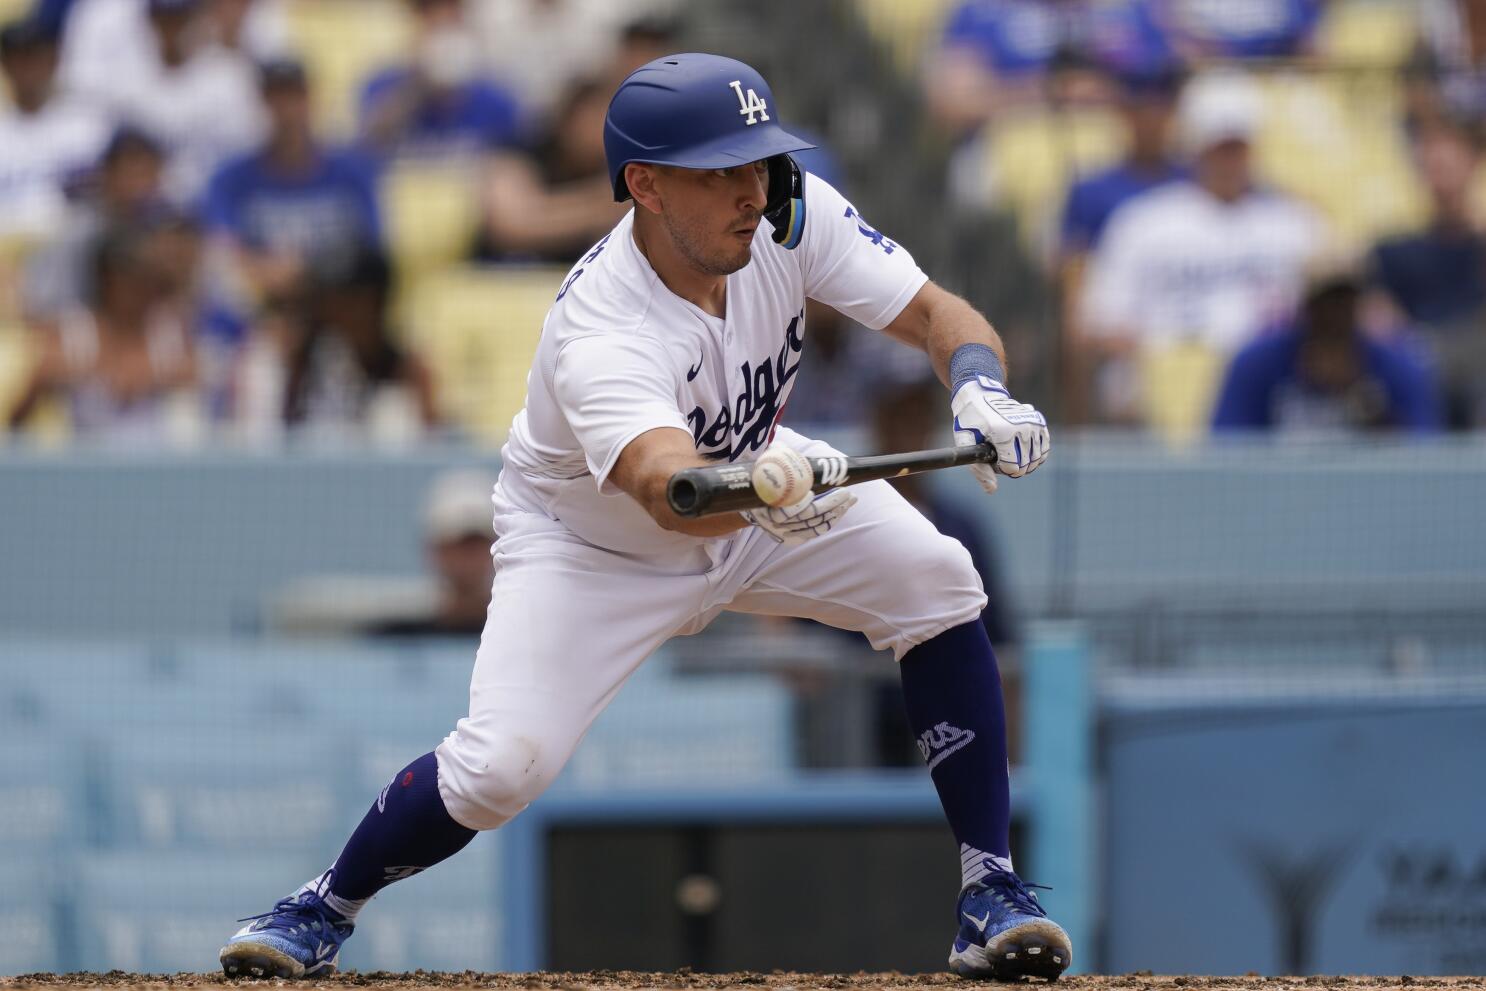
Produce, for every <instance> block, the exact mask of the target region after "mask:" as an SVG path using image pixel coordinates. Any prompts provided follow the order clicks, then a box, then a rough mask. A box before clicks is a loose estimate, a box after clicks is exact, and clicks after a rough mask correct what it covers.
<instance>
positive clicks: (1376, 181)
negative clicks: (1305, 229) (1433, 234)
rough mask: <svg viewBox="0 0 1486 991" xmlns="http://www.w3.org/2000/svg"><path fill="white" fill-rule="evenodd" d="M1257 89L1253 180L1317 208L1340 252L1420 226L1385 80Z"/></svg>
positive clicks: (1285, 75) (1265, 81) (1302, 80)
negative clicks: (1259, 111)
mask: <svg viewBox="0 0 1486 991" xmlns="http://www.w3.org/2000/svg"><path fill="white" fill-rule="evenodd" d="M1259 84H1260V88H1261V92H1262V94H1263V99H1264V115H1263V119H1262V123H1261V127H1260V131H1259V135H1258V140H1257V143H1256V150H1257V161H1258V168H1259V174H1260V175H1261V176H1262V177H1263V178H1264V179H1266V180H1267V181H1270V182H1272V183H1274V184H1275V185H1276V186H1279V187H1280V188H1282V189H1285V190H1287V191H1288V192H1290V193H1293V194H1295V195H1297V196H1300V197H1301V198H1303V199H1305V200H1307V201H1308V202H1310V203H1312V204H1313V205H1315V206H1316V207H1317V208H1319V209H1320V210H1321V211H1322V213H1323V214H1324V215H1325V217H1326V220H1327V222H1328V223H1329V225H1330V227H1331V229H1332V231H1333V232H1334V234H1335V235H1336V236H1337V238H1338V239H1339V240H1340V241H1341V242H1342V244H1344V245H1349V246H1355V247H1366V246H1367V245H1368V244H1370V243H1371V242H1372V241H1373V240H1374V239H1376V238H1377V237H1378V236H1380V235H1382V234H1384V233H1386V232H1389V231H1392V230H1396V229H1399V228H1405V227H1411V226H1414V225H1415V224H1417V223H1419V222H1421V221H1422V220H1423V207H1424V204H1423V201H1422V199H1421V197H1420V195H1419V190H1418V186H1417V183H1416V181H1415V179H1414V174H1413V169H1412V166H1411V164H1410V162H1409V159H1408V152H1407V148H1406V146H1405V144H1404V139H1403V134H1402V130H1401V128H1400V127H1399V126H1398V113H1399V97H1398V92H1397V89H1396V87H1395V86H1394V85H1393V83H1392V80H1391V78H1388V77H1382V76H1377V75H1373V76H1355V77H1341V76H1334V75H1321V74H1310V73H1300V72H1276V73H1271V74H1269V75H1267V76H1264V77H1262V78H1261V79H1260V80H1259Z"/></svg>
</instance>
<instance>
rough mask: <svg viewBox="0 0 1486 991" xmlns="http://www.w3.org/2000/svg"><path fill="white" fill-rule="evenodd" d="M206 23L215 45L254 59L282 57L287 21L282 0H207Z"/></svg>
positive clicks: (286, 48) (287, 47)
mask: <svg viewBox="0 0 1486 991" xmlns="http://www.w3.org/2000/svg"><path fill="white" fill-rule="evenodd" d="M207 3H208V7H207V10H208V14H209V20H208V24H209V27H210V30H211V35H212V37H213V38H214V39H215V40H216V42H217V44H219V45H221V46H222V47H223V48H226V49H228V50H229V51H234V52H239V53H241V54H242V55H243V56H245V57H246V58H250V59H252V60H253V61H255V62H266V61H269V60H272V59H279V58H285V57H287V56H288V55H289V52H290V47H291V46H290V43H289V22H288V19H287V18H286V17H285V11H284V5H283V2H282V0H207Z"/></svg>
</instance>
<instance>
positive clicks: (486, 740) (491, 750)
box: [435, 716, 577, 829]
mask: <svg viewBox="0 0 1486 991" xmlns="http://www.w3.org/2000/svg"><path fill="white" fill-rule="evenodd" d="M576 743H577V741H576V739H571V740H570V739H565V738H562V737H561V736H560V735H559V734H555V733H553V732H552V731H551V729H547V730H545V731H542V730H539V729H537V728H536V727H535V726H534V725H533V721H531V720H528V719H523V720H520V721H519V722H517V721H513V720H510V719H507V718H495V717H489V716H484V717H471V718H468V719H461V720H460V721H459V725H458V727H457V728H456V729H455V730H454V732H453V733H450V734H449V736H448V737H447V738H445V740H444V742H443V743H441V744H439V746H438V749H437V750H436V751H435V754H436V755H437V757H438V762H439V795H440V796H441V797H442V798H443V800H444V808H445V809H447V810H448V812H449V815H450V816H452V817H453V818H454V821H455V822H458V823H459V824H460V825H463V826H467V827H469V828H470V829H495V828H496V827H498V826H500V825H502V824H503V823H505V822H508V821H510V820H511V819H513V818H515V816H516V815H517V813H519V812H520V811H521V810H522V809H524V808H526V807H527V806H528V805H530V804H531V803H532V802H533V801H535V800H536V798H537V796H539V795H540V794H542V792H544V791H546V790H547V787H548V786H549V785H551V784H552V781H553V779H554V778H556V777H557V774H558V772H560V771H561V770H562V767H563V765H564V764H566V763H567V760H568V757H569V756H570V755H571V754H572V752H573V748H574V746H575V745H576Z"/></svg>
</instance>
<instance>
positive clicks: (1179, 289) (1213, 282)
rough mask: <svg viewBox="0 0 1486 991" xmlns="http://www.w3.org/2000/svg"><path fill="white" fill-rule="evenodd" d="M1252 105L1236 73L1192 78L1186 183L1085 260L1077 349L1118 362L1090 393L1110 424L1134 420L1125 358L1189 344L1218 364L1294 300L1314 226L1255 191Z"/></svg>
mask: <svg viewBox="0 0 1486 991" xmlns="http://www.w3.org/2000/svg"><path fill="white" fill-rule="evenodd" d="M1259 109H1260V108H1259V99H1258V94H1257V92H1256V91H1255V89H1254V88H1253V85H1252V83H1250V82H1249V80H1248V79H1247V78H1246V77H1244V76H1241V75H1238V74H1234V73H1228V72H1224V73H1216V74H1212V75H1209V76H1206V77H1203V78H1199V79H1197V80H1194V81H1193V82H1192V83H1190V84H1189V85H1188V87H1187V89H1186V91H1185V92H1184V93H1183V95H1182V101H1181V107H1180V112H1179V121H1178V124H1179V128H1180V133H1181V137H1182V139H1183V142H1184V145H1185V147H1186V149H1187V150H1188V151H1189V152H1190V153H1191V154H1192V155H1193V158H1194V163H1195V164H1194V174H1193V178H1192V179H1191V180H1190V181H1181V182H1174V183H1169V184H1167V185H1165V186H1162V187H1161V188H1159V189H1155V190H1152V191H1151V192H1148V193H1145V194H1143V195H1142V196H1139V197H1137V198H1135V199H1133V200H1131V201H1130V202H1128V203H1126V204H1125V205H1124V206H1122V207H1120V208H1119V209H1118V210H1117V211H1115V213H1114V215H1113V217H1112V218H1111V219H1110V221H1109V225H1108V227H1107V228H1106V230H1105V233H1104V236H1103V238H1102V239H1101V241H1100V243H1099V247H1098V249H1097V250H1096V251H1095V253H1094V255H1093V256H1092V258H1091V260H1090V264H1089V272H1088V278H1087V281H1086V283H1085V286H1084V292H1083V298H1082V300H1081V303H1080V305H1079V307H1078V318H1079V321H1080V328H1079V330H1080V333H1081V335H1082V340H1083V346H1084V347H1087V348H1090V349H1091V350H1093V351H1094V352H1096V353H1102V354H1104V355H1107V356H1109V357H1111V358H1112V359H1115V360H1113V361H1112V362H1111V364H1110V366H1109V367H1108V368H1107V369H1106V373H1107V374H1106V377H1105V378H1104V380H1103V381H1102V382H1101V383H1100V392H1101V394H1100V396H1099V398H1100V399H1101V401H1102V403H1103V404H1104V407H1105V412H1106V414H1108V415H1111V416H1113V418H1115V419H1123V420H1128V419H1133V418H1135V417H1136V416H1137V415H1138V413H1139V410H1140V406H1141V403H1142V400H1143V398H1144V397H1142V396H1141V395H1140V388H1141V387H1140V386H1139V385H1138V384H1137V382H1136V379H1135V375H1134V367H1133V366H1132V365H1131V364H1130V363H1129V362H1128V360H1124V359H1128V358H1129V357H1131V356H1133V355H1134V354H1136V353H1137V352H1141V351H1148V350H1149V349H1162V348H1169V347H1171V346H1173V345H1182V344H1186V343H1192V344H1196V345H1197V346H1198V347H1200V348H1201V349H1202V350H1203V351H1205V352H1208V353H1210V354H1212V355H1213V356H1215V357H1217V358H1219V359H1226V358H1227V357H1228V356H1230V355H1231V354H1232V353H1233V352H1234V351H1235V350H1237V349H1238V348H1239V347H1241V346H1243V345H1244V344H1245V343H1247V342H1248V341H1249V340H1250V339H1251V338H1253V337H1254V335H1255V334H1256V333H1258V332H1259V331H1260V330H1261V329H1263V328H1265V327H1267V326H1271V325H1272V324H1273V323H1274V322H1275V321H1277V320H1279V319H1283V318H1284V317H1285V316H1286V315H1287V314H1288V313H1289V312H1290V311H1291V309H1292V308H1293V306H1294V305H1295V301H1296V296H1297V295H1298V293H1299V291H1300V283H1301V274H1302V271H1303V268H1304V265H1305V263H1306V262H1307V261H1308V260H1309V259H1310V258H1311V257H1312V256H1313V255H1314V254H1315V252H1316V251H1317V250H1318V249H1319V247H1320V243H1321V239H1322V229H1321V226H1320V221H1319V219H1318V217H1317V216H1316V215H1315V214H1314V213H1313V212H1312V211H1311V210H1310V209H1309V208H1307V207H1305V206H1303V205H1302V204H1300V203H1298V202H1296V201H1294V200H1291V199H1290V198H1288V197H1286V196H1283V195H1281V194H1279V193H1275V192H1269V191H1266V190H1264V189H1262V188H1260V187H1259V186H1258V185H1257V184H1256V182H1255V180H1254V177H1253V172H1252V165H1251V160H1250V158H1251V156H1250V141H1251V137H1252V134H1253V132H1254V129H1255V127H1256V125H1257V123H1258V116H1259ZM1204 418H1205V415H1204Z"/></svg>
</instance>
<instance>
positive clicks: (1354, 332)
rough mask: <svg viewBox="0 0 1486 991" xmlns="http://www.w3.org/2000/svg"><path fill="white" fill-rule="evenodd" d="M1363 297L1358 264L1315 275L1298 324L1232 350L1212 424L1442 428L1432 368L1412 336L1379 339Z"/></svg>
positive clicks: (1222, 427)
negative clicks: (1370, 329)
mask: <svg viewBox="0 0 1486 991" xmlns="http://www.w3.org/2000/svg"><path fill="white" fill-rule="evenodd" d="M1362 297H1363V287H1362V285H1361V282H1360V280H1359V279H1358V278H1357V276H1356V274H1355V273H1353V272H1350V271H1347V272H1335V273H1331V274H1329V275H1328V276H1326V277H1324V278H1321V279H1318V280H1315V281H1313V282H1312V285H1311V288H1310V291H1309V292H1308V293H1307V294H1306V297H1305V301H1304V303H1303V305H1302V306H1301V309H1300V312H1299V314H1298V315H1297V317H1296V320H1295V322H1294V325H1293V326H1291V327H1289V328H1287V329H1285V330H1284V331H1282V332H1280V333H1276V334H1272V335H1266V336H1263V337H1260V338H1259V339H1257V340H1255V341H1254V342H1252V343H1251V344H1249V345H1248V346H1246V347H1245V348H1243V349H1242V350H1241V351H1239V352H1238V354H1236V355H1235V356H1234V358H1233V362H1232V364H1231V365H1229V367H1228V372H1227V375H1226V377H1225V380H1224V382H1223V390H1222V393H1221V395H1220V397H1219V399H1218V404H1217V409H1216V412H1215V413H1214V415H1213V429H1214V430H1218V431H1240V430H1265V431H1285V432H1358V431H1376V430H1393V431H1400V432H1411V433H1428V432H1432V431H1436V430H1439V429H1440V428H1441V425H1442V420H1441V412H1442V411H1441V402H1440V394H1439V387H1438V385H1437V382H1436V379H1435V374H1434V370H1433V369H1432V368H1431V367H1430V365H1429V363H1428V362H1427V361H1426V360H1425V358H1424V356H1423V355H1422V354H1420V353H1418V352H1417V351H1416V350H1415V349H1414V348H1413V347H1412V345H1411V344H1410V343H1409V341H1408V340H1407V339H1405V338H1393V339H1386V340H1385V339H1376V338H1374V337H1372V336H1370V335H1368V334H1367V333H1366V332H1365V331H1364V330H1363V328H1362V320H1361V304H1362Z"/></svg>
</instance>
